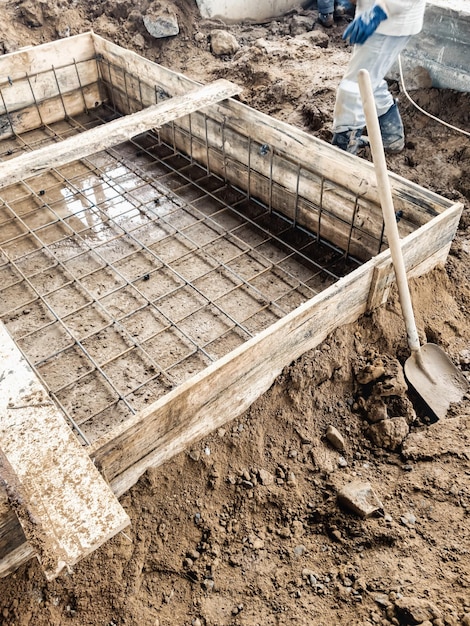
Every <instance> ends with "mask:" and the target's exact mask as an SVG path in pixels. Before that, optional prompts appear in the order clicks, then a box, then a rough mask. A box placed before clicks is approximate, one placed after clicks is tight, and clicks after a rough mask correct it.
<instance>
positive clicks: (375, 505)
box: [338, 480, 383, 518]
mask: <svg viewBox="0 0 470 626" xmlns="http://www.w3.org/2000/svg"><path fill="white" fill-rule="evenodd" d="M338 501H339V503H340V504H341V505H342V506H344V507H346V508H347V509H349V510H351V511H353V513H356V514H357V515H359V516H360V517H363V518H368V517H372V515H376V514H377V513H380V512H381V511H383V504H382V503H381V502H380V500H379V498H378V497H377V495H376V494H375V492H374V490H373V489H372V486H371V484H370V483H368V482H362V481H358V480H355V481H353V482H350V483H348V484H347V485H344V487H342V488H341V489H340V490H339V491H338Z"/></svg>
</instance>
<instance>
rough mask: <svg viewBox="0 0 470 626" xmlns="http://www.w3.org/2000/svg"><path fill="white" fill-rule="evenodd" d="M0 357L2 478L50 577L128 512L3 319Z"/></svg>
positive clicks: (112, 530) (114, 529)
mask: <svg viewBox="0 0 470 626" xmlns="http://www.w3.org/2000/svg"><path fill="white" fill-rule="evenodd" d="M0 363H1V370H0V442H1V445H0V482H1V483H3V485H4V487H5V490H6V493H7V496H8V502H9V505H10V506H11V508H12V509H13V510H14V511H15V512H16V515H17V516H18V519H19V521H20V524H21V526H22V528H23V531H24V534H25V536H26V538H27V540H28V542H29V544H30V546H31V548H32V549H33V550H34V551H35V552H36V554H37V556H38V558H39V560H40V562H41V564H42V567H43V569H44V572H45V574H46V577H47V578H48V579H52V578H55V577H56V576H57V575H58V574H59V573H60V572H61V570H62V569H63V568H64V567H71V566H72V565H74V564H75V563H76V562H77V561H78V560H79V559H80V558H82V557H84V556H85V555H87V554H89V553H90V552H92V551H93V550H96V548H98V547H99V546H100V545H101V544H102V543H104V542H105V541H107V540H108V539H110V538H111V537H113V536H114V535H115V534H116V533H118V532H120V531H121V530H123V529H124V528H125V527H126V526H128V525H129V523H130V520H129V518H128V516H127V514H126V513H125V511H124V509H123V508H122V507H121V505H120V504H119V502H118V500H117V499H116V497H115V496H114V494H113V492H112V491H111V489H110V487H109V485H108V484H107V483H106V482H105V481H104V480H103V478H102V476H101V474H100V473H99V472H98V470H97V468H96V467H95V465H94V464H93V462H92V461H91V459H90V456H89V455H88V452H87V450H86V449H85V448H83V447H82V446H81V445H80V443H79V441H78V439H77V438H76V437H75V435H74V434H73V432H72V430H71V429H70V427H69V426H68V425H67V423H66V422H65V419H64V417H63V415H62V413H61V412H60V411H59V409H58V408H57V407H56V405H55V404H54V403H53V402H52V400H51V399H50V398H49V396H48V394H47V392H46V391H45V389H44V388H43V386H42V385H41V383H40V382H39V380H38V379H37V378H36V376H35V374H34V373H33V372H32V370H31V368H30V367H29V365H28V364H27V363H26V361H25V359H24V357H23V356H22V355H21V353H20V351H19V350H18V348H17V347H16V345H15V343H14V342H13V340H12V339H11V338H10V336H9V335H8V333H7V331H6V329H5V327H4V326H3V324H2V325H0Z"/></svg>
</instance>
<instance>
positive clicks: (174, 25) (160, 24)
mask: <svg viewBox="0 0 470 626" xmlns="http://www.w3.org/2000/svg"><path fill="white" fill-rule="evenodd" d="M143 20H144V26H145V28H146V29H147V31H148V33H149V34H150V35H152V37H155V39H162V38H164V37H174V36H175V35H177V34H178V33H179V32H180V29H179V26H178V20H177V17H176V15H175V13H173V12H172V11H169V10H165V9H162V11H161V12H159V13H158V14H155V15H152V14H147V15H144V18H143Z"/></svg>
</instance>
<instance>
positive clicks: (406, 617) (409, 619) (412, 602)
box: [395, 596, 442, 625]
mask: <svg viewBox="0 0 470 626" xmlns="http://www.w3.org/2000/svg"><path fill="white" fill-rule="evenodd" d="M395 609H396V612H397V615H398V618H399V620H400V624H410V625H412V624H422V623H423V622H425V621H427V620H428V621H430V622H432V621H433V620H435V619H439V618H440V617H442V613H441V611H440V610H439V609H438V608H437V607H436V605H435V604H433V603H432V602H430V601H429V600H422V599H421V598H416V597H414V596H408V597H404V598H400V599H398V600H396V601H395Z"/></svg>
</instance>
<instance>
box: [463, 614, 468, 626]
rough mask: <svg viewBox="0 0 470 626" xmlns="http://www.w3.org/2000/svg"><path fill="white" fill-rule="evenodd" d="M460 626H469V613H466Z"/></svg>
mask: <svg viewBox="0 0 470 626" xmlns="http://www.w3.org/2000/svg"><path fill="white" fill-rule="evenodd" d="M462 626H470V613H466V614H465V615H464V616H463V618H462Z"/></svg>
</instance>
